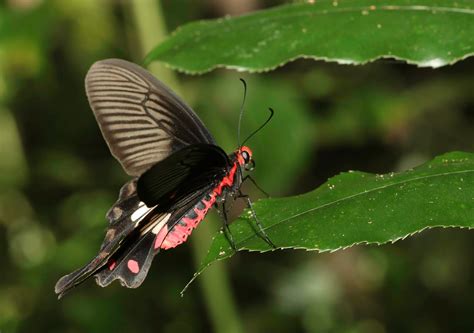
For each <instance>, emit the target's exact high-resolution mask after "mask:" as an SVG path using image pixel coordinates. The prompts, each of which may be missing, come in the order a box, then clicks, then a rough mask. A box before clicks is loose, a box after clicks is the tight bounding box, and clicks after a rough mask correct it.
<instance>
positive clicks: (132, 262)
mask: <svg viewBox="0 0 474 333" xmlns="http://www.w3.org/2000/svg"><path fill="white" fill-rule="evenodd" d="M127 267H128V269H129V270H130V272H132V273H134V274H137V273H138V272H139V271H140V267H138V262H137V261H136V260H132V259H130V260H129V261H128V262H127Z"/></svg>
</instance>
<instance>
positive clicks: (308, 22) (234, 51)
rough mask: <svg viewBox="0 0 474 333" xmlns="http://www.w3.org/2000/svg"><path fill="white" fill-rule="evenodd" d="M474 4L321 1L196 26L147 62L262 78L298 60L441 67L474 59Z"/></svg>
mask: <svg viewBox="0 0 474 333" xmlns="http://www.w3.org/2000/svg"><path fill="white" fill-rule="evenodd" d="M473 14H474V3H473V2H472V1H470V0H460V1H453V0H416V1H415V0H390V1H389V0H384V1H373V0H353V1H340V2H339V1H337V0H335V1H316V2H315V3H313V4H307V3H305V4H292V5H284V6H279V7H275V8H272V9H269V10H262V11H258V12H255V13H252V14H250V15H245V16H240V17H234V18H224V19H218V20H209V21H200V22H194V23H191V24H188V25H185V26H183V27H182V28H180V29H178V30H176V31H175V33H174V34H173V35H172V36H171V37H170V38H169V39H168V40H166V41H165V42H163V43H162V44H160V45H158V46H157V47H156V48H155V49H153V50H152V51H151V52H150V53H149V54H148V56H147V57H146V59H145V63H150V62H151V61H154V60H159V61H162V62H164V63H166V64H168V65H169V66H170V67H172V68H175V69H178V70H181V71H185V72H190V73H200V72H205V71H209V70H211V69H213V68H216V67H225V68H234V69H239V70H247V71H264V70H270V69H273V68H275V67H277V66H281V65H283V64H285V63H287V62H288V61H292V60H294V59H297V58H313V59H318V60H327V61H335V62H338V63H342V64H363V63H367V62H370V61H374V60H376V59H379V58H395V59H401V60H405V61H407V62H408V63H411V64H416V65H418V66H421V67H440V66H443V65H447V64H452V63H455V62H456V61H459V60H460V59H464V58H466V57H468V56H470V55H472V54H473V53H474V16H473Z"/></svg>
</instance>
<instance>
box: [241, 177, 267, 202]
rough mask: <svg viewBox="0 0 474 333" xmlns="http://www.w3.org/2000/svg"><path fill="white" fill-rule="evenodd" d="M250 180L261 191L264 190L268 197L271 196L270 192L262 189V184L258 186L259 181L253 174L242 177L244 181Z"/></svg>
mask: <svg viewBox="0 0 474 333" xmlns="http://www.w3.org/2000/svg"><path fill="white" fill-rule="evenodd" d="M247 179H248V180H250V181H251V182H252V184H253V185H254V186H255V187H256V188H257V189H258V190H259V191H260V192H262V193H263V194H264V195H265V196H266V197H267V198H269V197H270V194H268V193H267V192H266V191H265V190H264V189H262V188H261V187H260V186H258V184H257V182H256V181H255V179H253V177H252V176H251V175H246V176H245V177H244V178H243V179H242V183H243V182H245V181H246V180H247Z"/></svg>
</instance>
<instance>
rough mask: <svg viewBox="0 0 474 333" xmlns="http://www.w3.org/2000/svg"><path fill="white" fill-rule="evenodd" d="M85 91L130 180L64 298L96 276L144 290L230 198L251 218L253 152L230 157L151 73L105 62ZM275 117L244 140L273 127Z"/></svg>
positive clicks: (60, 285)
mask: <svg viewBox="0 0 474 333" xmlns="http://www.w3.org/2000/svg"><path fill="white" fill-rule="evenodd" d="M85 86H86V93H87V97H88V100H89V104H90V106H91V108H92V110H93V112H94V115H95V118H96V120H97V123H98V124H99V127H100V129H101V132H102V134H103V137H104V139H105V141H106V142H107V145H108V146H109V149H110V151H111V153H112V155H113V156H114V157H115V158H116V159H117V160H118V161H119V162H120V164H121V165H122V167H123V169H124V170H125V172H126V173H127V174H128V175H130V176H132V177H133V178H132V179H131V180H130V181H128V182H127V183H126V184H125V185H123V186H122V188H121V190H120V194H119V198H118V200H117V201H116V202H115V204H114V205H113V206H112V207H111V208H110V210H109V211H108V213H107V215H106V217H107V219H108V221H109V225H108V228H107V231H106V234H105V238H104V241H103V243H102V245H101V247H100V250H99V253H98V255H97V256H96V257H95V258H94V259H92V260H91V261H90V262H89V263H88V264H87V265H85V266H84V267H82V268H80V269H78V270H76V271H74V272H72V273H70V274H68V275H65V276H63V277H62V278H61V279H59V281H58V282H57V284H56V286H55V292H56V294H58V297H59V298H61V297H62V296H63V295H64V294H65V293H67V292H68V291H70V290H71V289H72V288H74V287H76V286H77V285H79V284H80V283H82V282H84V281H85V280H86V279H88V278H90V277H92V276H94V277H95V280H96V283H97V284H98V285H99V286H101V287H105V286H107V285H109V284H110V283H111V282H112V281H114V280H119V281H120V283H121V285H122V286H125V287H128V288H136V287H138V286H140V285H141V284H142V282H143V281H144V279H145V278H146V276H147V273H148V270H149V268H150V265H151V263H152V260H153V258H154V256H155V255H156V254H157V253H158V252H159V251H160V250H167V249H171V248H174V247H176V246H178V245H180V244H182V243H184V242H185V241H186V240H187V238H188V236H189V235H190V234H191V233H192V231H193V229H195V228H196V227H197V226H198V225H199V223H200V222H201V221H202V220H203V219H204V217H205V216H206V214H207V213H208V211H209V210H210V209H211V208H212V207H213V206H217V207H218V208H219V207H220V208H221V211H222V212H223V213H224V217H225V218H226V215H225V212H226V209H225V206H224V207H223V205H225V200H226V199H227V198H228V197H229V196H241V197H243V198H245V199H246V200H247V203H248V205H249V207H250V208H251V209H252V211H253V208H252V207H251V201H250V200H249V199H248V196H245V195H243V194H242V193H241V192H240V185H241V184H242V182H243V181H244V180H245V179H246V177H248V176H246V177H243V172H244V169H246V170H250V169H252V168H253V166H254V161H253V158H252V151H251V149H250V148H249V147H247V146H244V145H243V144H242V145H239V147H238V149H237V150H235V151H234V152H232V153H231V154H229V155H227V154H226V153H225V152H224V151H223V150H222V149H221V148H220V147H219V146H217V144H216V142H215V140H214V138H213V137H212V135H211V134H210V133H209V131H208V130H207V129H206V127H205V126H204V124H203V122H202V121H201V120H200V119H199V117H198V116H197V115H196V114H195V113H194V111H193V110H192V109H191V108H190V107H189V106H187V105H186V104H185V103H184V102H183V101H182V100H181V99H180V98H179V97H178V96H177V95H176V94H175V93H173V92H172V91H171V90H170V89H169V88H167V87H166V86H165V85H164V84H163V83H162V82H160V81H159V80H158V79H156V78H155V77H154V76H153V75H152V74H151V73H149V72H148V71H146V70H145V69H143V68H141V67H140V66H138V65H135V64H133V63H131V62H128V61H125V60H120V59H106V60H101V61H98V62H96V63H94V64H93V65H92V66H91V68H90V69H89V71H88V73H87V75H86V79H85ZM244 87H245V82H244ZM244 100H245V97H244ZM242 110H243V109H242ZM270 112H271V115H270V117H269V118H268V119H267V121H266V122H265V123H264V124H263V125H262V126H260V127H259V128H258V129H257V130H256V131H254V132H253V133H252V134H251V135H250V136H249V137H247V139H249V138H250V137H251V136H252V135H253V134H255V133H256V132H257V131H258V130H260V129H261V128H263V127H264V126H265V125H266V124H267V123H268V121H269V120H270V119H271V117H272V116H273V110H272V109H270ZM241 117H242V112H241V114H240V119H241ZM239 132H240V121H239ZM247 139H246V140H244V143H245V141H247ZM253 213H254V212H253ZM254 217H255V218H256V215H255V214H254ZM225 220H226V221H225V223H224V229H225V231H227V232H226V235H229V236H230V238H228V239H229V240H230V241H231V243H232V244H233V241H232V238H231V234H230V232H229V230H228V224H227V219H225ZM257 223H258V225H259V228H260V230H261V232H262V234H263V238H264V239H265V240H266V241H267V242H268V243H269V244H271V245H272V246H273V247H274V245H273V243H271V241H270V239H269V238H268V236H266V234H265V233H264V232H263V229H262V227H261V225H260V224H259V222H258V220H257Z"/></svg>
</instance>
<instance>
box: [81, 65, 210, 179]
mask: <svg viewBox="0 0 474 333" xmlns="http://www.w3.org/2000/svg"><path fill="white" fill-rule="evenodd" d="M86 92H87V96H88V99H89V103H90V105H91V108H92V110H93V111H94V115H95V117H96V119H97V122H98V123H99V126H100V129H101V131H102V134H103V136H104V138H105V140H106V141H107V144H108V146H109V148H110V151H111V152H112V154H113V155H114V156H115V157H116V158H117V159H118V160H119V162H120V163H121V164H122V166H123V168H124V169H125V171H126V172H127V173H128V174H129V175H133V176H139V175H141V174H142V173H143V172H144V171H145V170H147V169H148V168H149V167H150V166H152V165H153V164H155V163H157V162H159V161H161V160H163V159H164V158H166V157H167V156H169V155H171V154H172V153H173V152H175V151H177V150H179V149H181V148H183V147H185V146H188V145H192V144H197V143H208V144H214V139H213V138H212V136H211V134H210V133H209V131H208V130H207V129H206V128H205V126H204V125H203V123H202V122H201V120H199V118H198V117H197V115H196V114H195V113H194V112H193V111H192V110H191V108H190V107H188V106H187V105H186V104H185V103H184V102H183V101H182V100H181V99H180V98H179V97H178V96H176V95H175V94H174V93H173V92H172V91H171V90H169V89H168V88H166V87H165V85H164V84H163V83H161V82H160V81H158V80H157V79H156V78H155V77H153V76H152V75H151V74H150V73H148V72H147V71H145V70H144V69H142V68H141V67H139V66H137V65H135V64H132V63H130V62H127V61H124V60H119V59H107V60H102V61H99V62H96V63H95V64H94V65H92V67H91V68H90V70H89V72H88V74H87V76H86Z"/></svg>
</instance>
